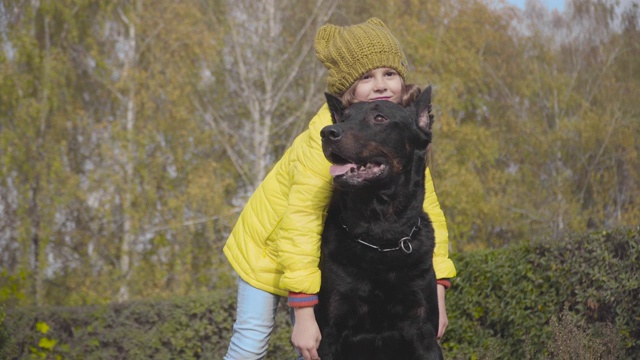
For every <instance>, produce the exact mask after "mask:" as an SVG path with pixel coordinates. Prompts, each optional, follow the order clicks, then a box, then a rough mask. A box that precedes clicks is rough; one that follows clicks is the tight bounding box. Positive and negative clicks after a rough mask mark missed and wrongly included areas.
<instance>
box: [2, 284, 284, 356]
mask: <svg viewBox="0 0 640 360" xmlns="http://www.w3.org/2000/svg"><path fill="white" fill-rule="evenodd" d="M234 316H235V293H233V292H232V291H231V289H223V290H217V291H212V292H207V293H203V294H200V295H195V296H190V297H182V298H174V299H172V300H160V301H135V302H126V303H121V304H116V305H101V306H88V307H75V308H70V307H67V308H60V307H47V308H21V309H14V310H10V311H9V313H8V319H7V321H8V323H9V324H8V326H10V327H11V329H12V330H13V331H12V333H11V336H10V338H9V341H8V343H7V344H6V346H5V348H4V351H5V354H6V357H5V358H6V359H17V358H25V357H27V358H28V354H35V353H36V352H38V353H46V354H47V355H48V356H51V358H53V357H54V356H60V357H61V358H64V359H87V360H88V359H220V358H222V354H224V352H225V351H226V349H227V346H228V342H229V337H230V335H231V328H232V325H233V321H234ZM287 321H288V318H287V316H286V313H285V309H284V307H282V308H281V311H280V313H279V315H278V322H277V325H276V331H275V333H274V343H273V344H272V345H271V348H270V350H269V351H270V356H269V357H270V358H275V359H282V358H287V357H292V354H293V350H292V348H291V346H290V345H289V344H288V342H285V341H283V339H285V338H286V339H288V337H289V335H290V326H289V325H288V323H287ZM44 326H46V327H47V328H48V329H47V331H46V334H44V333H43V332H42V331H39V330H36V327H38V328H39V329H42V328H43V327H44ZM45 338H46V339H48V342H49V343H53V342H55V344H56V345H55V346H50V347H49V348H45V347H43V344H44V345H46V343H43V342H42V339H45ZM1 349H2V348H0V350H1ZM0 354H1V352H0ZM285 354H287V355H285Z"/></svg>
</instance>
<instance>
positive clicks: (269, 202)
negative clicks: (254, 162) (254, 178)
mask: <svg viewBox="0 0 640 360" xmlns="http://www.w3.org/2000/svg"><path fill="white" fill-rule="evenodd" d="M330 124H331V114H330V112H329V107H328V106H327V105H326V104H325V105H324V106H323V107H322V108H321V109H320V110H319V111H318V113H317V114H316V116H314V118H313V119H312V120H311V122H310V123H309V128H308V129H307V130H306V131H305V132H303V133H302V134H300V135H299V136H298V137H297V138H296V139H295V141H294V142H293V144H292V145H291V147H290V148H289V149H288V150H287V151H286V153H285V154H284V155H283V157H282V158H281V159H280V161H278V162H277V163H276V165H275V167H274V168H273V169H272V170H271V171H270V172H269V174H268V175H267V177H266V178H265V179H264V181H263V182H262V183H261V184H260V186H258V188H257V189H256V191H255V192H254V193H253V195H251V197H250V198H249V201H248V202H247V204H246V205H245V207H244V209H243V210H242V213H241V214H240V217H239V218H238V222H237V223H236V225H235V227H234V228H233V230H232V232H231V235H230V236H229V238H228V239H227V243H226V244H225V247H224V253H225V255H226V257H227V259H228V260H229V262H230V263H231V265H232V266H233V268H234V269H235V271H236V272H237V273H238V275H239V276H240V277H241V278H242V279H243V280H244V281H246V282H248V283H249V284H251V285H252V286H254V287H256V288H258V289H262V290H264V291H267V292H270V293H272V294H277V295H280V296H287V295H288V293H289V292H295V293H304V294H316V293H318V292H319V291H320V269H318V264H319V261H320V236H321V233H322V228H323V224H324V220H325V218H326V215H327V209H328V205H329V200H330V198H331V192H332V177H331V175H330V174H329V166H330V164H329V162H328V161H327V160H326V159H325V157H324V155H323V152H322V143H321V139H320V130H322V128H323V127H325V126H327V125H330ZM425 188H426V192H425V200H424V209H425V211H426V212H427V214H428V215H429V217H430V218H431V221H432V222H433V227H434V229H435V236H436V247H435V251H434V257H433V266H434V269H435V272H436V277H437V278H438V279H443V278H452V277H454V276H455V275H456V269H455V267H454V265H453V262H452V261H451V260H450V259H449V249H448V246H449V239H448V232H447V225H446V221H445V218H444V214H443V212H442V210H441V209H440V204H439V203H438V199H437V197H436V194H435V190H434V187H433V180H432V179H431V174H430V172H429V169H427V171H426V181H425Z"/></svg>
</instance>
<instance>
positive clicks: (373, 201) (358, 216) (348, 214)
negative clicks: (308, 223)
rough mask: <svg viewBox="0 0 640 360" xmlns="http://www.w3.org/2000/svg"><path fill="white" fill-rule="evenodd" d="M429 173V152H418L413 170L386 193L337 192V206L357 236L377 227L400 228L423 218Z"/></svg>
mask: <svg viewBox="0 0 640 360" xmlns="http://www.w3.org/2000/svg"><path fill="white" fill-rule="evenodd" d="M425 170H426V164H425V152H424V151H420V150H418V151H415V152H414V158H413V164H412V167H411V169H408V170H407V171H406V172H405V173H404V174H403V175H402V176H401V178H399V179H397V181H395V182H394V183H393V184H388V185H387V187H386V188H384V189H379V190H376V191H372V190H371V189H366V188H363V189H357V190H348V191H346V190H344V191H343V190H339V189H336V190H335V192H336V194H335V195H336V196H335V198H334V200H335V201H337V202H338V203H337V204H335V205H337V206H338V208H339V210H340V213H341V214H342V215H341V216H342V221H343V222H344V225H345V226H347V227H349V228H350V229H352V230H353V231H354V232H356V233H366V232H367V229H366V227H368V226H371V225H373V224H377V225H378V226H379V225H380V224H385V223H386V224H389V226H390V227H393V228H397V226H398V225H402V223H404V222H406V221H408V220H407V219H416V218H417V217H419V216H420V215H421V214H422V213H423V212H424V210H423V202H424V181H425V178H424V174H425ZM407 189H413V191H411V192H408V191H407ZM363 220H364V221H363ZM411 221H414V220H411ZM367 224H368V225H367Z"/></svg>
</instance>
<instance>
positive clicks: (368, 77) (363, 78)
mask: <svg viewBox="0 0 640 360" xmlns="http://www.w3.org/2000/svg"><path fill="white" fill-rule="evenodd" d="M360 79H362V80H367V79H371V74H364V75H362V77H361V78H360Z"/></svg>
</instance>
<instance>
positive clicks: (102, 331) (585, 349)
mask: <svg viewBox="0 0 640 360" xmlns="http://www.w3.org/2000/svg"><path fill="white" fill-rule="evenodd" d="M455 260H456V264H457V265H458V268H459V271H460V273H459V276H458V278H457V279H456V280H455V282H454V287H453V288H452V290H450V291H448V293H447V309H448V315H449V321H450V325H449V328H448V330H447V332H446V334H445V337H444V339H443V342H442V346H443V349H444V352H445V355H446V358H448V359H507V358H508V359H510V358H518V359H546V358H554V359H626V358H631V357H633V354H637V353H638V351H640V326H639V325H638V324H639V323H638V321H637V319H638V318H639V317H640V306H638V299H639V298H640V276H639V275H640V274H639V272H640V268H638V264H640V228H635V229H617V230H614V231H611V232H597V233H589V234H585V235H582V236H574V237H569V238H567V239H564V241H563V242H561V243H549V242H542V243H531V244H527V245H514V246H509V247H506V248H504V249H499V250H488V251H477V252H473V253H469V254H465V255H460V256H457V257H456V259H455ZM234 290H235V289H233V288H226V289H225V288H220V289H217V290H215V291H211V292H207V293H203V294H199V295H195V296H190V297H176V298H173V299H171V300H158V301H151V300H149V301H135V302H125V303H122V304H113V305H103V306H90V307H75V308H71V307H66V308H60V307H55V308H52V307H47V308H17V309H10V310H9V311H8V313H7V320H6V321H5V322H6V324H5V327H6V328H10V329H12V331H11V333H10V334H9V339H8V341H7V343H6V344H5V346H4V348H0V351H5V354H6V358H8V359H14V358H20V357H21V356H26V354H29V353H31V352H32V351H33V350H32V349H35V350H36V351H39V352H42V353H46V354H47V355H51V356H62V357H63V358H66V359H76V358H82V359H112V358H132V359H133V358H136V359H151V358H153V359H170V358H172V359H174V358H180V359H209V358H216V359H218V358H222V354H224V352H225V351H226V348H227V345H228V341H229V338H230V336H231V329H232V325H233V321H234V317H235V293H234ZM0 314H1V312H0ZM276 320H277V323H276V330H275V332H274V334H273V337H272V341H271V345H270V350H269V356H268V358H271V359H285V358H289V357H292V354H293V353H292V348H291V345H290V343H289V337H290V334H291V328H290V325H289V322H288V313H287V307H286V305H284V304H281V307H280V309H279V311H278V315H277V318H276ZM38 324H40V325H38ZM45 325H46V327H45ZM44 328H47V331H42V329H44ZM37 329H41V330H37ZM45 333H46V334H45ZM44 338H46V339H47V342H45V343H43V342H42V339H44ZM0 339H1V337H0ZM54 342H55V346H50V347H49V348H45V346H43V344H44V345H46V343H49V344H54ZM3 349H4V350H3ZM0 354H2V353H1V352H0Z"/></svg>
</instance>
